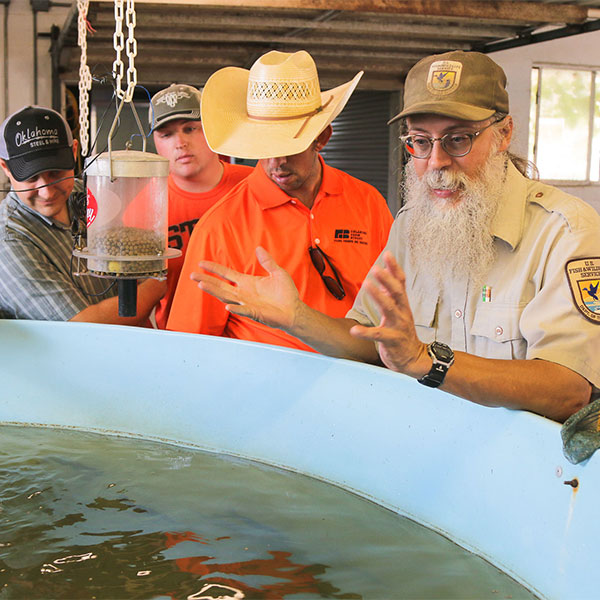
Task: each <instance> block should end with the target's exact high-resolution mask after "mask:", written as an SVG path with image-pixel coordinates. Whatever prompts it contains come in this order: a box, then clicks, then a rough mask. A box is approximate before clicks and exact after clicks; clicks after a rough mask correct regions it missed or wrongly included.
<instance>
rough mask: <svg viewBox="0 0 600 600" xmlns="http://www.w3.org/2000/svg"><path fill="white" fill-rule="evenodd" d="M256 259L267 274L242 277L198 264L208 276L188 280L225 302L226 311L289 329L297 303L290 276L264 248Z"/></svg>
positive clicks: (225, 269)
mask: <svg viewBox="0 0 600 600" xmlns="http://www.w3.org/2000/svg"><path fill="white" fill-rule="evenodd" d="M256 257H257V258H258V261H259V263H260V264H261V266H262V267H263V268H264V269H265V271H266V272H267V275H265V276H259V275H245V274H244V273H240V272H238V271H234V270H233V269H230V268H229V267H225V266H223V265H220V264H217V263H214V262H209V261H201V262H200V263H198V265H199V266H200V267H201V268H202V269H204V271H207V272H208V273H206V272H202V273H192V274H191V276H190V277H191V278H192V279H193V280H195V281H197V282H198V287H199V288H200V289H202V290H204V291H205V292H207V293H209V294H211V295H213V296H215V297H216V298H218V299H219V300H221V302H224V303H225V304H226V308H227V310H228V311H229V312H232V313H234V314H236V315H241V316H243V317H249V318H250V319H253V320H254V321H258V322H260V323H264V324H265V325H268V326H269V327H276V328H278V329H284V330H285V329H288V328H289V327H291V326H292V325H293V321H294V315H295V311H296V308H297V305H298V304H299V303H300V297H299V294H298V290H297V289H296V286H295V285H294V282H293V280H292V278H291V277H290V276H289V274H288V273H287V272H286V271H285V270H284V269H282V268H281V267H280V266H279V265H278V264H277V263H276V262H275V260H274V259H273V257H272V256H271V255H270V254H269V253H268V252H267V251H266V250H265V249H264V248H262V247H260V246H259V247H258V248H257V249H256ZM209 273H213V274H214V275H218V277H213V276H212V275H209Z"/></svg>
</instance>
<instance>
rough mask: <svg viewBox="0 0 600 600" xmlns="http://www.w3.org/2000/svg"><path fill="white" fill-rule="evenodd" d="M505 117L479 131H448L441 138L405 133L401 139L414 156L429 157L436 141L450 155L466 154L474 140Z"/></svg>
mask: <svg viewBox="0 0 600 600" xmlns="http://www.w3.org/2000/svg"><path fill="white" fill-rule="evenodd" d="M503 119H504V117H502V118H501V119H496V120H495V121H493V122H492V123H490V124H489V125H486V126H485V127H482V128H481V129H480V130H479V131H474V132H472V133H470V132H461V133H447V134H446V135H443V136H442V137H439V138H432V137H428V136H426V135H420V134H414V135H403V136H402V137H401V138H400V140H401V141H402V143H403V144H404V148H405V149H406V151H407V152H408V153H409V154H410V155H411V156H412V157H413V158H429V156H430V155H431V152H432V150H433V143H434V142H440V143H441V144H442V148H443V149H444V152H446V154H449V155H450V156H466V155H467V154H469V152H471V149H472V148H473V140H474V139H475V138H476V137H477V136H478V135H480V134H481V132H482V131H485V130H486V129H487V128H488V127H491V126H492V125H495V124H496V123H499V122H500V121H502V120H503Z"/></svg>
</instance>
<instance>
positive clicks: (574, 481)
mask: <svg viewBox="0 0 600 600" xmlns="http://www.w3.org/2000/svg"><path fill="white" fill-rule="evenodd" d="M563 483H564V484H565V485H570V486H571V487H572V488H578V487H579V480H578V479H577V478H576V477H575V478H573V479H571V480H569V481H563Z"/></svg>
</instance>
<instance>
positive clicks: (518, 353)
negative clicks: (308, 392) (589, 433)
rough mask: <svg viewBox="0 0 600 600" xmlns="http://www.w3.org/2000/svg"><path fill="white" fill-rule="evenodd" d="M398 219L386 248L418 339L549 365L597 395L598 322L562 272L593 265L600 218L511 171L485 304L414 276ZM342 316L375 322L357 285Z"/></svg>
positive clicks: (477, 294)
mask: <svg viewBox="0 0 600 600" xmlns="http://www.w3.org/2000/svg"><path fill="white" fill-rule="evenodd" d="M403 215H404V211H400V213H399V214H398V216H397V217H396V220H395V222H394V225H393V226H392V230H391V232H390V238H389V240H388V244H387V247H386V250H390V251H391V252H392V254H393V255H394V256H395V257H396V259H397V260H398V263H399V264H400V266H401V267H402V268H403V269H404V270H405V273H406V285H407V294H408V298H409V302H410V306H411V309H412V312H413V316H414V319H415V324H416V328H417V334H418V336H419V339H420V340H421V341H423V342H426V343H429V342H432V341H433V340H438V341H441V342H444V343H446V344H448V345H449V346H450V347H451V348H452V349H453V350H460V351H463V352H468V353H470V354H474V355H477V356H481V357H484V358H497V359H525V358H527V359H533V358H539V359H544V360H548V361H551V362H554V363H558V364H561V365H564V366H565V367H568V368H570V369H571V370H573V371H575V372H577V373H579V374H580V375H582V376H583V377H585V378H586V379H587V380H588V381H590V382H591V383H592V384H594V386H596V387H600V321H599V320H596V321H595V322H594V321H592V320H589V319H588V318H586V317H584V315H583V314H582V312H580V310H579V309H578V308H577V306H576V304H575V301H574V297H573V294H572V292H571V288H570V286H569V281H568V277H567V275H566V271H565V265H566V263H567V262H568V261H569V260H572V259H584V258H589V257H595V258H596V259H597V260H600V215H598V213H597V212H596V211H595V210H594V209H593V208H592V207H590V206H589V205H588V204H586V203H585V202H583V201H582V200H579V199H578V198H575V197H573V196H570V195H568V194H566V193H564V192H562V191H560V190H558V189H557V188H554V187H551V186H548V185H545V184H542V183H540V182H536V181H532V180H529V179H527V178H525V177H523V176H522V175H521V174H520V173H519V172H518V170H517V169H516V168H515V167H514V166H513V165H512V163H511V164H510V165H509V167H508V171H507V178H506V186H505V192H504V194H503V197H502V199H501V203H500V208H499V210H498V213H497V215H496V217H495V219H494V223H493V227H492V231H493V233H494V236H495V249H496V252H497V254H496V260H495V262H494V264H493V266H492V268H491V269H490V271H489V273H488V274H487V275H486V276H485V281H484V284H485V286H487V288H488V289H489V292H488V297H487V298H485V290H484V289H483V286H482V285H481V284H480V285H478V286H477V287H475V285H473V284H471V283H470V282H469V281H468V280H463V281H459V280H451V279H450V278H449V279H448V280H447V281H446V282H445V285H444V287H443V289H439V286H438V285H437V284H435V283H434V282H433V280H432V279H431V278H430V277H428V276H427V274H426V273H422V272H420V273H416V272H415V271H414V269H412V268H411V266H410V261H408V260H407V255H406V248H405V244H404V240H405V239H406V236H405V229H404V228H405V219H404V218H403ZM384 252H385V250H384ZM381 262H382V261H381V256H380V257H379V258H378V260H377V263H379V264H381ZM484 298H485V299H484ZM347 316H348V318H351V319H355V320H356V321H358V322H360V323H362V324H363V325H373V324H378V323H379V319H380V317H379V313H378V310H377V308H376V306H375V304H374V302H373V301H372V299H371V298H370V297H369V295H368V294H367V293H366V292H365V290H364V287H363V288H362V289H361V291H360V292H359V294H358V296H357V298H356V301H355V303H354V306H353V308H352V309H351V310H350V312H349V313H348V315H347Z"/></svg>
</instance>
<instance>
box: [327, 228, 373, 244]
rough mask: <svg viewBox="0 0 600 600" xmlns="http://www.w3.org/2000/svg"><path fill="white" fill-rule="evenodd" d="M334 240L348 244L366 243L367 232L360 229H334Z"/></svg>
mask: <svg viewBox="0 0 600 600" xmlns="http://www.w3.org/2000/svg"><path fill="white" fill-rule="evenodd" d="M333 241H334V242H343V243H346V244H347V243H350V244H364V245H366V244H367V232H366V231H363V230H361V229H336V230H335V235H334V236H333Z"/></svg>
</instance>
